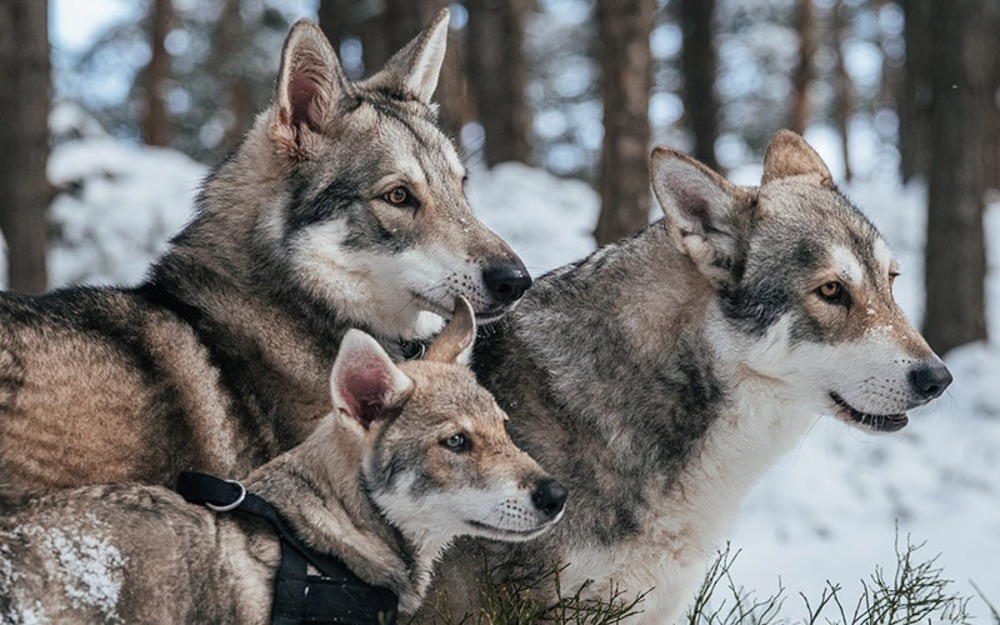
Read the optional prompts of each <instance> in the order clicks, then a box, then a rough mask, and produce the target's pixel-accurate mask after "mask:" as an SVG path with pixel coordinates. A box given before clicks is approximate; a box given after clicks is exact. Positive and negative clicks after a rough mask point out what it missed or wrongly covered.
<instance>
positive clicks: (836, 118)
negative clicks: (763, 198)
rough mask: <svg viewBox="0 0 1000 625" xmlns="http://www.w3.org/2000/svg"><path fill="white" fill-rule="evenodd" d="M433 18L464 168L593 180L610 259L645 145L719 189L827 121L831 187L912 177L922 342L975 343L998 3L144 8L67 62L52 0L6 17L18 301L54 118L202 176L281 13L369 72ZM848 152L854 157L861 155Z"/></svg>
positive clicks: (997, 89) (443, 104) (10, 221)
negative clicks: (785, 135) (859, 166)
mask: <svg viewBox="0 0 1000 625" xmlns="http://www.w3.org/2000/svg"><path fill="white" fill-rule="evenodd" d="M443 6H449V7H450V8H451V12H452V20H451V31H450V40H449V48H448V53H447V57H446V65H445V68H444V70H443V73H442V78H441V82H440V85H439V88H438V91H437V94H436V99H437V101H438V102H439V103H440V110H441V122H442V126H443V127H444V128H445V129H446V130H447V131H448V132H449V133H450V134H451V135H452V136H453V137H454V138H455V140H456V143H458V144H459V145H460V147H461V148H462V150H463V151H464V153H465V154H466V155H467V157H468V159H469V162H470V164H471V166H472V167H473V168H489V167H492V166H494V165H496V164H498V163H501V162H505V161H520V162H524V163H527V164H530V165H533V166H537V167H541V168H545V169H547V170H549V171H550V172H553V173H555V174H557V175H560V176H567V177H577V178H582V179H584V180H586V181H588V182H590V183H591V184H592V185H594V186H595V188H597V189H598V190H599V191H600V194H601V198H602V210H601V213H600V217H599V219H598V222H597V223H596V224H595V231H594V233H595V238H596V240H597V242H598V243H606V242H609V241H613V240H615V239H617V238H620V237H622V236H627V235H629V234H631V233H633V232H635V231H637V230H638V229H639V228H641V227H642V226H643V225H644V224H645V223H646V222H647V221H648V218H649V215H650V210H651V206H650V203H651V197H650V193H649V187H648V176H647V156H648V152H649V148H650V146H651V145H653V144H666V145H671V146H675V147H679V148H681V149H685V150H687V151H689V152H690V153H692V154H693V155H694V156H696V157H697V158H699V159H701V160H702V161H704V162H705V163H707V164H709V165H710V166H711V167H713V168H715V169H717V170H718V171H720V172H722V173H726V172H727V171H731V170H733V169H735V168H738V167H740V166H742V165H744V164H746V163H754V162H759V160H760V158H761V155H762V152H763V147H764V146H765V145H766V143H767V140H768V139H769V137H770V136H771V135H772V134H773V133H774V132H775V131H776V130H778V129H779V128H791V129H793V130H796V131H798V132H800V133H801V132H804V131H806V129H807V128H808V127H815V126H824V127H828V128H831V129H833V130H834V131H835V132H836V133H838V135H839V136H840V137H842V141H841V151H842V155H841V160H842V163H843V169H842V171H840V172H837V176H838V178H839V179H841V180H850V179H851V178H852V176H890V177H897V178H898V180H900V181H902V182H906V181H909V180H911V179H913V178H921V179H924V180H925V181H926V185H927V198H928V239H927V246H926V271H925V281H926V285H925V286H926V307H925V315H924V331H925V334H926V336H927V337H928V339H929V340H930V342H931V344H932V345H933V346H934V347H935V348H936V349H937V350H938V351H939V352H941V353H943V352H946V351H948V350H949V349H950V348H952V347H955V346H958V345H962V344H965V343H969V342H972V341H977V340H981V339H985V338H986V330H987V328H986V321H985V290H984V278H985V272H986V249H985V240H984V239H985V237H984V231H983V215H984V210H985V206H986V205H987V203H988V202H989V201H990V200H991V198H993V197H994V196H995V194H996V193H997V191H996V189H997V188H1000V114H998V112H1000V110H998V109H1000V36H998V33H1000V0H950V1H947V2H942V1H937V0H461V1H456V2H447V1H445V0H318V1H317V0H301V1H299V2H282V1H279V0H146V1H143V2H123V3H122V10H121V13H122V18H121V19H120V20H117V21H115V22H113V23H111V24H110V25H109V26H108V27H106V29H105V30H104V31H103V32H102V33H100V35H99V36H98V37H97V38H96V39H95V40H94V41H93V43H92V44H91V45H89V47H88V48H87V49H85V50H82V51H79V52H76V53H74V54H72V55H68V54H65V53H61V51H59V50H53V49H52V47H51V46H50V43H49V33H48V31H47V29H48V27H49V23H50V20H49V18H48V11H49V10H50V7H49V6H48V3H47V2H46V1H45V0H0V120H2V123H0V231H2V232H3V234H4V235H5V239H6V242H7V246H8V247H7V249H8V255H9V262H8V271H9V280H8V285H9V286H10V288H11V289H12V290H17V291H24V292H41V291H43V290H45V289H46V288H47V279H46V267H45V250H46V249H47V246H48V245H49V243H50V240H51V238H52V237H54V236H58V235H59V233H58V232H53V231H52V228H51V227H50V224H49V222H48V220H47V218H46V209H47V207H48V206H49V204H50V202H51V200H52V198H53V196H54V193H55V192H56V191H57V190H55V189H53V188H52V187H51V185H50V184H49V183H48V182H47V180H46V174H45V163H46V157H47V154H48V153H49V150H50V149H51V148H52V145H53V141H54V140H57V139H58V137H57V138H55V139H53V137H52V136H50V131H49V125H48V121H47V118H48V112H49V110H50V107H51V106H52V103H53V102H55V101H73V102H76V103H78V104H80V105H81V106H82V107H84V108H85V109H86V110H88V111H90V112H91V113H92V114H93V115H94V116H95V117H96V118H97V120H98V121H99V122H100V123H101V124H102V125H103V126H104V127H105V128H107V129H108V130H109V131H110V132H111V133H112V134H113V135H115V136H116V137H119V138H123V139H126V140H132V141H136V142H144V143H146V144H149V145H156V146H170V147H173V148H176V149H178V150H180V151H183V152H184V153H186V154H188V155H190V156H192V157H193V158H195V159H197V160H199V161H201V162H204V163H207V164H212V163H214V162H216V161H218V160H219V159H220V158H222V157H223V155H224V154H225V153H226V152H227V151H229V150H230V149H232V148H233V146H234V145H235V144H237V143H238V142H239V141H240V138H241V137H242V136H243V133H244V132H245V131H246V129H247V128H248V127H249V125H250V124H251V122H252V120H253V117H254V115H255V114H256V112H258V111H259V110H261V109H262V108H263V107H264V106H266V104H267V103H268V101H269V99H270V97H271V92H272V84H273V80H274V77H275V74H276V72H277V64H278V51H279V49H280V45H281V41H282V40H283V38H284V36H285V34H286V32H287V30H288V28H289V26H290V24H291V23H292V22H293V21H294V20H295V19H297V18H299V17H303V16H304V17H310V18H312V19H317V20H318V21H319V23H320V25H321V27H322V28H323V29H324V31H325V32H326V33H327V35H328V37H329V38H330V40H331V41H332V42H333V44H334V46H335V48H336V49H337V50H338V51H339V54H340V57H341V59H342V63H343V65H344V68H345V70H346V71H347V73H348V75H349V76H351V77H352V78H360V77H363V76H364V75H366V73H367V72H369V71H370V70H373V69H377V68H378V67H379V66H380V65H381V64H382V63H383V62H384V61H385V60H386V59H387V58H388V56H389V55H390V54H391V53H392V52H394V51H395V50H396V49H398V48H399V47H401V46H402V45H403V44H404V43H406V42H407V41H408V40H409V39H410V38H412V37H413V36H414V35H415V34H416V33H417V32H418V31H419V30H420V29H421V28H423V26H424V25H426V23H427V22H428V21H429V19H430V16H431V15H433V13H434V12H435V11H437V10H439V9H440V8H441V7H443ZM53 59H55V61H53ZM53 63H55V65H53ZM857 136H865V137H867V139H866V141H865V142H864V146H862V148H863V149H864V150H866V151H867V152H868V154H867V155H866V157H865V158H864V159H859V158H857V157H856V156H852V150H853V149H858V146H857V145H856V144H855V143H853V142H852V137H857ZM873 151H874V153H875V154H874V156H873V155H872V154H871V152H873ZM854 162H863V163H864V164H865V167H864V170H863V171H855V169H854V168H852V167H851V164H852V163H854ZM872 163H875V166H872V165H871V164H872ZM123 210H127V207H125V208H123Z"/></svg>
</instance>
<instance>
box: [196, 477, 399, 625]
mask: <svg viewBox="0 0 1000 625" xmlns="http://www.w3.org/2000/svg"><path fill="white" fill-rule="evenodd" d="M177 492H178V493H180V495H181V496H182V497H184V499H185V500H186V501H188V502H190V503H196V504H204V505H206V506H208V507H209V508H211V509H212V510H215V511H216V512H229V511H233V512H239V513H242V514H247V515H250V516H254V517H257V518H259V519H263V520H265V521H267V522H268V523H270V524H271V525H272V526H273V527H274V528H275V530H276V531H277V533H278V539H279V540H280V542H281V563H280V564H279V565H278V570H277V572H276V573H275V576H274V601H273V603H272V606H271V624H272V625H300V624H302V623H310V624H316V625H319V624H325V625H395V623H396V616H397V612H398V608H399V599H398V597H396V595H395V593H393V592H392V591H391V590H389V589H388V588H384V587H381V586H372V585H371V584H368V583H367V582H365V581H364V580H362V579H361V578H360V577H358V576H357V575H355V574H354V573H353V572H352V571H351V570H350V569H348V568H347V566H346V565H345V564H344V563H343V562H341V561H340V560H339V559H337V558H334V557H333V556H330V555H329V554H324V553H319V552H317V551H314V550H313V549H311V548H310V547H308V546H306V545H305V544H303V543H302V541H301V540H299V538H298V536H296V534H295V530H293V529H292V528H291V526H289V525H288V522H287V521H285V519H284V518H283V517H282V516H281V514H280V513H279V512H278V511H277V509H275V507H274V506H272V505H271V504H270V503H268V502H267V501H265V500H264V499H262V498H261V497H258V496H257V495H255V494H253V493H250V492H247V490H246V488H244V486H243V485H242V484H241V483H239V482H236V481H230V480H223V479H220V478H217V477H215V476H212V475H206V474H204V473H195V472H189V471H185V472H183V473H181V475H180V478H179V479H178V480H177ZM310 564H312V565H313V566H314V567H315V568H316V569H317V570H319V571H320V573H321V575H318V576H317V575H308V565H310Z"/></svg>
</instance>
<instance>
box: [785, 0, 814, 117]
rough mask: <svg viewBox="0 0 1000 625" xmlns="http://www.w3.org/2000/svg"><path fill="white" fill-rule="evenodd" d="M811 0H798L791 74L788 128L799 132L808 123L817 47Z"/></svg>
mask: <svg viewBox="0 0 1000 625" xmlns="http://www.w3.org/2000/svg"><path fill="white" fill-rule="evenodd" d="M812 3H813V0H798V2H797V6H798V31H799V63H798V66H797V67H796V68H795V72H794V74H793V75H792V110H791V112H790V113H789V115H788V128H789V129H790V130H794V131H795V132H797V133H799V134H803V133H805V131H806V124H807V123H809V109H810V99H809V87H810V85H812V81H813V74H814V72H813V56H815V54H816V48H817V47H818V41H817V34H816V16H815V12H814V9H813V4H812Z"/></svg>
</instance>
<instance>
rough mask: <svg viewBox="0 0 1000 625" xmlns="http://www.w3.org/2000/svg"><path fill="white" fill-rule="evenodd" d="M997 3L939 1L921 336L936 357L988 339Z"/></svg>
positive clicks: (933, 16) (935, 11) (933, 14)
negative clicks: (987, 228) (987, 224)
mask: <svg viewBox="0 0 1000 625" xmlns="http://www.w3.org/2000/svg"><path fill="white" fill-rule="evenodd" d="M997 13H998V8H997V7H996V4H995V3H994V2H992V0H952V1H950V2H935V3H933V8H932V9H931V13H930V14H929V16H930V18H931V22H930V23H932V24H934V33H935V36H934V38H933V41H934V48H933V49H932V50H931V51H930V54H931V56H932V57H933V58H934V63H933V64H932V65H930V69H931V75H930V84H931V88H932V101H931V117H930V120H929V121H930V123H929V128H930V133H929V139H930V143H929V146H928V147H929V154H932V155H933V156H934V163H935V166H933V167H930V168H929V170H928V174H927V176H928V220H927V248H926V257H925V258H926V261H925V274H926V287H927V288H926V316H925V318H924V336H926V337H927V340H928V342H929V343H930V344H931V347H933V348H934V349H935V350H937V351H938V353H944V352H947V351H948V350H949V349H951V348H953V347H957V346H959V345H963V344H965V343H969V342H972V341H977V340H982V339H985V338H986V315H985V310H986V301H985V300H986V297H985V278H986V246H985V233H984V228H983V213H984V209H985V206H984V197H983V196H984V194H985V193H986V191H987V190H988V188H989V187H990V184H991V183H992V181H993V179H994V176H995V172H993V171H991V170H990V166H991V164H994V163H995V160H994V157H993V155H992V151H993V150H994V149H995V147H994V146H993V145H992V140H993V138H994V134H993V133H992V132H987V131H984V129H992V128H994V126H993V125H992V124H993V121H994V119H993V118H994V117H995V116H996V100H995V98H996V94H997V92H998V89H1000V82H998V80H997V77H998V72H997V64H998V63H1000V55H998V43H1000V42H998V39H997V35H996V32H997V31H996V28H997V25H998V23H1000V19H998V17H1000V16H998V14H997Z"/></svg>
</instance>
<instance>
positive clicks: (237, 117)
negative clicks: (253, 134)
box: [214, 0, 256, 151]
mask: <svg viewBox="0 0 1000 625" xmlns="http://www.w3.org/2000/svg"><path fill="white" fill-rule="evenodd" d="M246 37H247V28H246V23H244V21H243V15H242V14H241V13H240V4H239V0H224V3H223V6H222V13H221V15H220V17H219V21H218V23H217V24H216V30H215V38H214V47H215V63H216V67H217V68H218V71H219V73H220V77H221V78H222V79H223V81H224V83H225V86H226V91H227V92H228V102H227V105H228V108H229V111H230V112H231V113H232V119H231V120H230V123H229V126H228V127H227V128H226V135H225V137H224V138H223V144H224V146H225V149H226V150H227V151H228V150H230V149H232V148H233V147H235V146H236V145H237V144H239V142H240V141H241V140H242V139H243V135H245V134H246V132H247V130H249V129H250V125H251V124H253V119H254V115H255V114H256V110H255V109H256V107H255V106H254V101H253V88H252V87H251V85H250V82H249V80H247V76H246V74H245V71H244V68H243V67H242V65H243V64H242V62H241V59H240V54H239V51H240V47H241V46H242V45H243V44H244V41H245V40H246Z"/></svg>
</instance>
